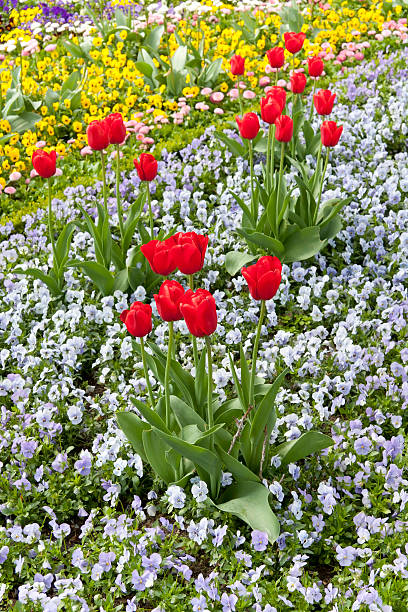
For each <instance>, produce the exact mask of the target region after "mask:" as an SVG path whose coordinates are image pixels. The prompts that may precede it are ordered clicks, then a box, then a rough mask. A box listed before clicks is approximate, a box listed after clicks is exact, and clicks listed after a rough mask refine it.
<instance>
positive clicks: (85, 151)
mask: <svg viewBox="0 0 408 612" xmlns="http://www.w3.org/2000/svg"><path fill="white" fill-rule="evenodd" d="M80 153H81V155H82V157H85V155H92V154H93V151H92V149H91V147H90V146H88V145H86V147H83V148H82V149H81V151H80Z"/></svg>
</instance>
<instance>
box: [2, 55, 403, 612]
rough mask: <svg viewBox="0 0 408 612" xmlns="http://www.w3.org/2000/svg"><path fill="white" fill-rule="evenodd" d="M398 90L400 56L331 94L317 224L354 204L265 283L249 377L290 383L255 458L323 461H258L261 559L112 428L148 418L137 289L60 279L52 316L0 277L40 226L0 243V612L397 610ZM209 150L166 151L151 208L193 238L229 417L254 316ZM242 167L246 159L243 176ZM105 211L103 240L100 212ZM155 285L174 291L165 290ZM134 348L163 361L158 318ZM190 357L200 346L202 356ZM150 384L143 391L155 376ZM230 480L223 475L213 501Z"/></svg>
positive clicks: (197, 485)
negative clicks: (61, 293) (273, 527)
mask: <svg viewBox="0 0 408 612" xmlns="http://www.w3.org/2000/svg"><path fill="white" fill-rule="evenodd" d="M405 77H406V54H405V53H401V54H398V55H394V56H391V57H390V58H387V57H381V56H380V57H379V60H378V63H377V62H372V63H365V64H364V65H362V66H361V68H358V69H356V70H354V71H353V72H351V73H350V75H349V76H348V77H346V78H344V79H342V80H340V81H339V82H338V84H337V86H336V89H337V93H338V97H339V98H340V102H341V103H339V104H337V106H336V107H335V118H336V120H337V121H338V122H339V123H340V124H342V125H343V135H342V139H341V141H340V143H339V145H338V147H337V148H336V150H335V153H333V155H332V157H331V158H330V161H329V163H328V166H327V172H326V190H325V192H324V194H323V203H324V201H327V200H329V199H331V198H336V197H341V198H344V197H350V198H351V201H350V202H349V203H348V204H347V205H346V207H345V208H344V210H343V212H342V217H343V228H342V229H341V230H340V232H339V233H338V234H337V236H336V237H335V238H334V239H331V240H330V241H329V244H328V246H327V247H326V248H325V250H324V251H322V252H321V253H320V254H319V255H316V256H315V257H314V258H313V259H310V260H308V261H306V262H301V263H293V264H289V265H284V266H283V279H282V283H281V285H280V289H279V291H278V293H277V294H276V296H275V298H274V300H273V301H272V300H271V301H268V302H267V312H266V319H265V324H264V326H263V327H262V329H261V337H260V347H259V374H260V375H262V376H263V377H264V378H265V379H266V380H273V379H274V378H275V376H276V374H277V373H278V372H281V371H282V370H283V368H284V367H285V366H286V367H288V368H289V369H290V372H291V374H290V379H289V380H288V381H287V382H286V383H285V384H284V385H283V387H282V389H281V390H280V391H279V393H278V395H277V398H276V407H277V421H276V427H275V429H274V430H273V433H272V436H271V442H272V443H274V444H277V443H281V442H285V441H291V440H295V439H297V438H298V437H299V435H301V434H302V433H305V432H307V431H310V430H311V429H317V430H320V431H323V432H325V433H326V434H328V435H331V436H332V438H333V440H334V445H333V446H332V447H330V448H328V449H327V450H325V451H323V452H321V453H318V454H315V455H313V457H312V458H308V459H306V460H303V461H300V462H293V463H290V464H289V465H288V466H287V467H285V468H284V469H282V468H281V467H280V466H279V461H278V460H277V459H276V458H275V459H272V465H271V469H270V471H269V472H268V480H267V482H266V484H267V486H268V488H269V491H270V493H271V496H272V500H273V501H272V509H273V511H274V512H275V514H276V516H277V518H278V520H279V523H280V525H281V534H280V536H279V538H278V539H277V543H276V544H274V545H271V544H268V539H267V537H266V535H265V534H264V533H263V532H262V531H260V530H252V529H250V528H248V527H247V526H246V525H245V524H244V523H242V522H241V521H239V520H238V519H236V518H233V517H232V516H229V515H226V514H224V513H221V512H220V511H219V510H217V509H216V508H214V506H213V505H212V504H211V503H210V500H209V491H208V487H206V486H205V483H204V482H203V480H200V479H198V480H197V478H194V477H193V478H192V482H191V481H188V482H187V484H186V485H185V487H184V489H182V488H180V487H179V486H176V485H172V486H170V487H168V488H167V489H166V487H165V486H163V483H162V482H161V481H160V479H158V478H157V477H156V476H155V475H154V473H153V472H152V470H151V469H150V467H149V466H148V465H147V464H146V463H143V462H142V460H141V458H140V456H139V455H138V454H137V453H135V452H134V451H133V450H132V447H131V446H130V445H129V444H128V442H127V441H126V438H125V436H124V435H123V433H122V432H121V430H120V429H119V428H118V426H117V421H116V413H117V412H118V411H124V410H133V403H132V401H131V397H134V398H136V399H137V400H140V401H146V400H147V398H148V389H147V386H146V379H145V376H144V374H143V368H142V362H141V358H140V354H139V352H138V351H137V350H136V347H135V346H134V344H133V343H132V340H131V338H130V336H129V335H128V334H126V330H125V328H124V326H123V324H122V323H121V321H120V320H119V315H120V314H121V313H122V311H123V310H124V309H126V308H128V306H129V304H130V303H131V302H132V301H134V300H140V301H146V302H151V301H152V295H151V293H152V292H151V291H149V289H148V288H147V289H146V287H144V286H142V285H140V286H138V287H137V288H135V290H133V291H132V292H131V294H130V295H128V294H126V293H123V292H121V291H119V290H117V291H115V292H114V293H113V295H110V296H106V297H101V296H100V295H98V292H97V291H96V290H93V286H92V285H91V284H90V283H89V282H88V281H87V280H86V278H85V277H84V276H82V275H80V274H78V273H77V272H76V271H74V270H73V269H72V268H71V269H69V270H68V271H66V272H65V281H66V285H67V290H66V295H65V299H64V300H60V299H59V298H54V297H53V296H52V295H51V294H50V292H49V290H48V289H47V287H46V286H45V285H44V284H43V283H42V282H41V281H39V280H34V281H33V280H29V279H27V278H25V277H21V276H17V275H16V274H15V273H14V270H15V265H16V262H18V265H19V266H20V267H25V266H33V267H36V268H37V269H38V270H41V271H43V272H48V271H49V269H50V268H51V265H52V253H51V249H50V245H49V244H48V238H47V232H48V229H47V223H46V221H47V215H46V213H45V211H44V210H43V209H42V208H40V209H38V210H36V211H35V212H33V213H32V214H29V215H26V216H24V217H23V218H22V219H21V220H20V221H19V225H16V226H14V225H13V222H12V221H11V220H8V222H6V223H5V224H4V225H3V226H0V230H1V233H2V235H3V242H2V245H1V246H2V248H1V250H0V257H1V264H2V265H1V269H2V274H3V278H2V280H3V282H2V286H1V290H0V304H1V308H0V311H1V314H0V329H1V330H2V335H3V338H2V348H1V349H0V364H1V368H2V374H3V380H2V382H1V383H0V394H1V395H2V426H3V427H2V429H3V433H2V437H1V438H0V440H1V442H0V449H1V451H0V453H1V454H0V460H1V461H2V471H1V481H2V489H1V493H0V494H1V498H0V511H1V513H2V515H3V517H4V525H3V526H2V527H0V563H1V566H0V567H1V574H2V581H1V582H2V586H0V594H1V596H2V599H1V600H0V601H1V603H2V604H3V602H5V606H6V608H5V609H12V608H13V606H14V604H15V603H16V602H18V604H17V608H16V609H22V610H30V612H31V611H35V610H46V611H48V612H53V611H54V610H64V609H68V610H69V609H72V610H91V611H93V610H95V611H96V610H100V609H103V610H106V611H108V610H109V611H113V610H126V612H131V611H133V610H139V609H140V610H152V609H155V610H156V612H159V611H161V610H165V611H166V612H168V611H170V612H173V611H174V612H179V611H180V612H181V611H184V610H190V609H191V610H194V611H195V610H206V609H209V610H217V611H218V610H222V611H223V612H227V611H234V610H251V609H253V610H256V611H264V612H273V611H274V610H275V611H277V612H285V611H286V610H290V609H294V610H299V611H301V610H312V609H318V608H317V607H319V609H322V610H340V609H344V610H367V609H371V610H384V611H386V612H390V611H392V610H395V611H400V610H401V612H402V610H404V607H403V606H404V605H405V603H404V602H405V601H406V584H405V581H406V577H407V564H408V558H407V555H408V548H407V544H406V530H407V507H406V502H407V500H408V496H407V492H406V485H407V480H406V479H405V478H404V477H406V467H407V465H406V450H405V442H404V428H406V426H407V422H406V406H407V401H408V387H407V376H406V363H407V361H408V345H407V341H406V312H407V294H406V281H407V275H408V269H407V265H406V262H407V256H408V213H407V211H406V210H405V209H406V207H405V193H406V192H407V190H408V182H407V179H406V168H407V153H406V137H405V133H406V125H405V122H404V117H405V114H406V113H405V108H406V104H407V100H408V87H407V86H406V84H405V81H406V78H405ZM385 102H386V105H387V106H386V111H385V112H384V108H385ZM313 125H314V127H315V128H316V127H317V122H316V121H314V124H313ZM216 130H217V128H216V127H214V126H213V127H209V128H207V129H206V130H205V132H204V133H203V134H202V135H201V136H200V137H199V138H196V139H194V140H193V141H192V142H191V144H189V145H188V146H186V147H184V148H182V149H181V150H180V151H176V152H168V151H166V150H165V149H163V150H162V156H161V160H160V161H159V164H158V177H157V180H156V183H153V184H152V189H151V191H152V211H153V214H154V216H155V219H156V220H155V223H156V224H157V226H158V227H159V228H160V229H162V230H163V232H164V233H167V232H170V231H171V232H172V233H174V232H176V231H184V232H187V231H189V230H195V231H198V232H200V233H202V234H207V235H208V236H209V246H208V250H207V254H206V260H205V261H206V264H205V268H204V269H203V271H202V272H201V273H199V274H198V275H197V276H198V278H197V283H198V282H201V285H200V286H202V287H203V288H204V289H206V290H210V291H211V293H212V294H213V295H214V298H215V302H216V306H217V311H218V326H217V329H216V332H215V334H214V336H213V355H214V370H213V375H214V376H213V380H214V387H215V391H216V393H217V394H219V396H220V398H222V399H224V398H225V399H227V398H229V397H230V396H231V392H232V383H233V381H232V375H231V370H230V363H229V359H228V354H227V353H226V347H227V348H229V349H230V351H231V352H232V354H233V356H234V359H235V360H236V362H237V363H238V360H239V343H240V342H242V345H243V350H244V352H245V354H246V355H247V357H248V359H249V357H250V353H251V352H252V346H253V343H254V323H256V322H257V320H258V314H259V307H258V304H257V302H255V301H254V300H252V299H251V298H250V297H249V296H248V293H247V290H246V286H247V285H246V282H245V279H244V278H243V277H242V276H241V275H239V274H238V275H236V276H234V277H232V278H231V277H230V276H229V275H228V274H227V273H226V271H225V268H224V262H225V256H226V254H227V252H229V251H230V250H236V249H237V248H240V249H245V243H244V241H241V239H239V238H238V236H237V234H236V233H235V230H236V229H238V228H240V227H241V217H242V212H241V209H240V208H239V206H238V204H237V203H236V200H235V199H234V197H233V196H232V194H231V191H233V192H234V193H235V194H237V195H238V196H241V197H242V199H243V200H245V201H249V200H250V198H251V196H250V193H251V185H250V181H249V167H248V163H247V161H246V160H244V159H243V158H241V157H239V156H238V157H236V158H235V157H233V156H232V155H231V153H230V152H229V151H228V150H227V149H226V148H225V147H224V146H223V145H220V143H219V142H218V140H216V139H215V137H214V134H215V132H216ZM356 152H358V155H356ZM261 159H262V157H261V156H256V157H255V175H257V176H260V175H261V165H260V162H261ZM113 161H114V160H110V162H109V163H108V168H107V177H108V182H109V184H110V185H111V186H112V187H113V185H114V181H115V166H114V164H113ZM86 163H87V164H90V163H91V162H90V161H87V162H86ZM84 167H85V166H83V168H84ZM88 167H90V166H88ZM95 168H96V167H94V169H95ZM59 180H61V181H62V180H64V179H59ZM140 189H141V181H140V178H139V176H138V172H137V170H136V169H135V170H128V169H127V170H126V171H125V172H124V173H123V175H122V176H121V180H120V195H121V198H122V203H123V207H124V209H125V210H128V209H129V207H131V206H132V205H133V204H134V202H135V201H136V200H137V197H138V194H139V191H140ZM101 200H102V184H101V182H99V181H94V182H93V183H92V184H90V185H89V184H88V185H81V184H79V185H75V186H67V187H66V188H65V189H64V193H63V194H62V193H61V194H59V196H58V197H56V198H54V199H53V202H52V208H53V211H54V213H55V217H56V222H57V225H58V227H59V229H60V228H61V227H62V225H63V223H65V222H66V221H69V220H73V219H74V218H76V217H77V215H78V206H79V205H81V206H82V207H84V208H85V210H86V211H87V212H89V213H90V214H91V215H92V214H95V212H96V209H97V206H98V203H99V202H100V201H101ZM107 206H108V211H109V217H110V218H111V220H112V223H113V224H114V225H117V212H118V211H117V208H116V198H115V197H111V198H109V199H108V202H107ZM146 218H147V217H146ZM71 255H72V257H74V258H80V259H88V258H90V257H93V256H94V241H93V240H92V239H91V237H90V234H89V233H88V232H87V231H86V230H85V229H83V230H79V229H78V230H77V231H75V234H74V236H73V240H72V246H71ZM174 278H175V279H176V280H178V281H180V282H181V283H183V284H184V285H185V284H186V283H185V279H184V277H183V276H182V275H181V274H180V273H176V274H175V275H174ZM152 306H153V308H154V302H152ZM155 314H156V313H155ZM174 328H175V340H176V343H177V346H178V348H179V355H180V362H181V363H182V364H183V365H184V366H185V367H186V368H187V369H191V368H192V367H193V354H192V351H191V343H190V339H189V336H188V333H187V332H188V330H187V328H186V325H185V323H184V322H183V321H176V322H175V324H174ZM152 338H153V339H154V341H155V342H156V344H157V345H158V347H159V348H160V349H162V350H164V351H165V350H166V348H167V325H166V324H165V323H164V322H160V320H159V319H158V317H157V316H156V317H155V322H154V329H153V332H152ZM203 344H204V343H203V341H202V340H200V339H199V340H198V347H199V349H201V348H203ZM151 383H152V385H153V391H154V392H159V391H160V389H159V385H157V383H156V382H155V381H154V380H153V377H152V380H151ZM231 480H232V479H231V475H230V474H228V473H224V474H223V477H222V482H221V486H222V488H224V489H226V490H228V486H229V485H230V484H231Z"/></svg>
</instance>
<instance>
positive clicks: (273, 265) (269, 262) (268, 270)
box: [241, 255, 282, 300]
mask: <svg viewBox="0 0 408 612" xmlns="http://www.w3.org/2000/svg"><path fill="white" fill-rule="evenodd" d="M241 273H242V276H243V277H244V278H245V280H246V282H247V283H248V288H249V293H250V294H251V295H252V297H253V298H254V300H270V299H271V298H273V296H274V295H275V294H276V292H277V291H278V288H279V285H280V282H281V278H282V264H281V262H280V261H279V259H278V258H277V257H272V256H271V255H265V256H264V257H261V258H260V259H258V261H257V263H256V264H254V265H253V266H248V268H242V270H241Z"/></svg>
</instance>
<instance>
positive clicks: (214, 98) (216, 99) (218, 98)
mask: <svg viewBox="0 0 408 612" xmlns="http://www.w3.org/2000/svg"><path fill="white" fill-rule="evenodd" d="M223 99H224V94H223V93H222V92H221V91H214V93H212V94H211V96H210V102H212V103H213V104H219V103H220V102H222V101H223Z"/></svg>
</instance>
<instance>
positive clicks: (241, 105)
mask: <svg viewBox="0 0 408 612" xmlns="http://www.w3.org/2000/svg"><path fill="white" fill-rule="evenodd" d="M239 84H240V81H239V79H238V82H237V87H238V102H239V110H240V113H241V117H243V116H244V106H243V104H242V97H241V87H240V86H239Z"/></svg>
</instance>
